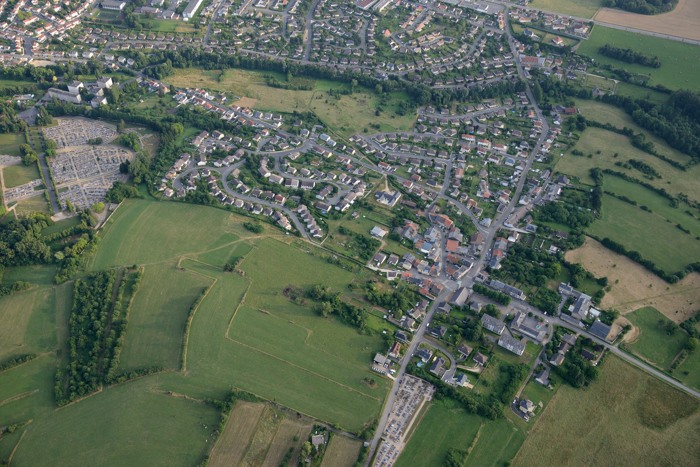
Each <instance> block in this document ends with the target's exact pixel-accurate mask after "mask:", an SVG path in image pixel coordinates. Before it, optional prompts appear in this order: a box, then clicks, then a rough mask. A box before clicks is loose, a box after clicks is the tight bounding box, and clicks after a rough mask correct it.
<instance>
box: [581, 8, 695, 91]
mask: <svg viewBox="0 0 700 467" xmlns="http://www.w3.org/2000/svg"><path fill="white" fill-rule="evenodd" d="M689 3H691V2H689ZM695 3H697V2H695ZM605 11H607V10H605ZM597 16H601V15H600V13H599V14H598V15H597ZM635 16H637V17H638V16H644V15H635ZM660 16H663V15H654V16H648V17H647V19H648V20H649V22H650V23H657V22H658V21H659V17H660ZM698 30H700V29H698ZM679 32H680V31H679ZM605 44H615V46H616V47H620V48H629V49H632V50H634V51H636V52H641V53H643V54H645V55H656V56H657V57H659V59H660V60H661V67H660V68H649V67H645V66H642V65H637V64H633V63H626V62H621V61H618V60H615V59H612V58H608V57H606V56H604V55H601V54H600V53H599V52H598V49H599V48H600V47H602V46H603V45H605ZM577 53H579V54H581V55H587V56H589V57H591V58H593V59H595V61H596V62H598V63H602V64H608V65H612V66H615V67H617V68H624V69H625V70H627V71H630V72H632V73H639V74H642V75H650V76H651V79H650V80H649V84H651V85H656V84H663V85H664V86H666V87H668V88H670V89H674V90H676V89H690V90H694V91H698V90H700V67H698V66H697V65H698V63H700V48H698V47H697V46H695V45H692V44H686V43H682V42H678V41H674V40H670V39H661V38H658V37H652V36H647V35H643V34H635V33H633V32H627V31H621V30H619V29H613V28H605V27H602V26H595V27H594V28H593V32H592V33H591V36H590V38H589V39H588V40H586V41H582V42H581V45H580V46H579V48H578V49H577Z"/></svg>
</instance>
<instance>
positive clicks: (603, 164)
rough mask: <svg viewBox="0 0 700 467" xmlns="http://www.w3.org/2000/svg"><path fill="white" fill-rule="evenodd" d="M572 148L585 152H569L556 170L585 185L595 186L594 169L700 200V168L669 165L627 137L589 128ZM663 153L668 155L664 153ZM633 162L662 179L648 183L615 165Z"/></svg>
mask: <svg viewBox="0 0 700 467" xmlns="http://www.w3.org/2000/svg"><path fill="white" fill-rule="evenodd" d="M572 149H575V150H578V151H581V152H582V153H583V155H582V156H578V155H574V154H573V153H572V152H571V151H568V152H567V153H566V154H565V155H564V157H560V158H558V160H557V164H556V166H555V168H556V170H557V172H561V173H564V174H567V175H569V176H574V177H577V178H578V179H579V180H580V181H581V182H582V183H585V184H589V185H593V180H592V179H591V176H590V173H591V169H592V168H595V167H598V168H601V169H611V170H614V171H616V172H622V173H625V174H627V175H629V176H630V177H633V178H636V179H638V180H644V181H645V182H647V183H649V184H650V185H652V186H654V187H657V188H663V189H665V190H666V191H668V192H669V193H670V194H672V195H677V194H679V193H685V194H686V195H688V197H689V198H690V199H692V200H700V186H698V183H697V182H696V180H697V179H698V176H700V166H698V165H694V166H692V167H690V168H689V169H688V170H686V171H682V170H679V169H677V168H675V167H673V166H672V165H670V164H669V163H667V162H665V161H663V160H661V159H659V158H657V157H655V156H652V155H651V154H648V153H646V152H644V151H641V150H639V149H637V148H635V147H634V146H632V145H631V144H630V142H629V139H628V138H627V137H626V136H624V135H619V134H617V133H613V132H611V131H607V130H604V129H602V128H587V129H586V130H585V131H584V132H583V133H582V134H581V137H580V139H579V140H578V142H577V143H576V145H575V146H574V147H573V148H572ZM659 152H661V153H662V154H668V153H666V152H665V151H662V150H660V151H659ZM615 154H617V156H615ZM589 155H590V157H589ZM630 159H635V160H638V161H642V162H644V163H645V164H647V165H649V166H650V167H652V168H653V169H654V170H656V171H657V172H658V173H659V174H660V176H661V178H655V179H653V180H648V179H645V178H644V175H643V174H642V173H641V172H639V171H638V170H636V169H634V168H625V167H620V166H617V165H615V163H616V162H620V163H627V162H628V161H629V160H630Z"/></svg>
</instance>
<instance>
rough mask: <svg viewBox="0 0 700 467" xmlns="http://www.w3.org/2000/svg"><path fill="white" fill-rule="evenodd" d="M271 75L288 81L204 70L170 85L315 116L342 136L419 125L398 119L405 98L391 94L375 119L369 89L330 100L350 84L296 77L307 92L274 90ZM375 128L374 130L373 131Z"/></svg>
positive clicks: (183, 74)
mask: <svg viewBox="0 0 700 467" xmlns="http://www.w3.org/2000/svg"><path fill="white" fill-rule="evenodd" d="M266 75H267V76H273V77H275V78H276V79H278V80H280V81H283V82H284V81H285V80H286V78H285V77H284V76H282V75H281V74H274V73H261V72H251V71H242V70H226V71H224V72H223V73H222V72H221V71H206V70H199V69H195V68H189V69H184V70H180V69H178V70H175V74H174V75H173V76H170V77H168V78H166V81H167V82H168V83H170V84H173V85H175V86H178V87H192V86H196V87H201V88H205V89H209V90H214V91H224V92H229V93H232V94H235V95H237V96H239V97H241V98H242V99H241V100H240V101H238V102H237V105H241V106H244V107H246V106H250V107H253V106H254V107H255V108H256V109H259V110H263V111H265V110H266V111H271V112H284V113H292V112H295V111H296V112H306V111H312V112H314V113H315V114H316V115H317V116H318V117H319V118H320V119H321V121H323V122H324V123H325V124H326V125H328V126H329V127H332V128H333V129H334V130H335V131H338V132H339V133H341V134H342V135H344V136H349V135H352V134H354V133H357V132H359V131H361V130H363V129H364V128H366V127H369V126H370V125H371V124H372V125H379V128H380V131H397V130H407V129H410V128H411V127H412V126H413V124H414V123H415V120H416V115H415V114H407V115H399V114H398V113H397V110H398V106H399V104H400V103H401V102H402V101H404V100H406V98H407V96H405V95H404V94H402V93H393V94H391V95H389V98H388V100H387V103H386V104H385V105H382V108H383V109H384V110H383V111H382V112H381V113H380V115H375V109H376V108H377V105H378V103H379V97H378V96H377V95H376V94H375V93H374V92H373V91H370V90H366V89H358V90H357V91H356V92H355V93H353V94H350V95H342V96H338V97H336V96H329V95H328V94H327V91H328V90H330V89H335V90H346V89H347V88H348V86H347V84H344V83H335V82H331V81H323V80H313V79H308V78H303V79H302V78H296V80H297V81H298V82H299V84H303V85H305V86H308V87H310V89H308V90H287V89H279V88H271V87H269V86H268V85H267V84H266V82H265V76H266ZM375 128H376V127H375Z"/></svg>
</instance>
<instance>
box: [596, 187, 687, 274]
mask: <svg viewBox="0 0 700 467" xmlns="http://www.w3.org/2000/svg"><path fill="white" fill-rule="evenodd" d="M588 231H589V232H590V233H591V234H593V235H595V236H597V237H599V238H605V237H608V238H610V239H612V240H614V241H616V242H618V243H620V244H622V245H623V246H624V247H625V248H627V249H628V250H635V251H638V252H639V253H640V254H641V255H642V256H643V257H644V258H646V259H649V260H651V261H653V262H654V263H655V264H656V265H657V266H658V267H660V268H661V269H663V270H664V271H667V272H669V273H674V272H677V271H680V270H681V269H683V268H684V267H685V266H687V265H688V263H689V262H690V261H693V259H692V258H700V241H698V240H697V239H696V238H695V237H693V236H691V235H689V234H686V233H685V232H682V231H681V230H679V229H678V228H677V227H676V226H675V224H673V223H670V222H664V221H660V220H659V218H658V216H657V215H655V214H653V213H649V212H646V211H643V210H642V209H640V208H639V207H637V206H632V205H630V204H628V203H626V202H624V201H620V200H619V199H617V198H614V197H612V196H609V195H604V196H603V208H602V213H601V217H600V219H598V220H596V221H595V222H594V223H593V224H591V226H590V227H589V229H588ZM662 244H667V245H669V246H671V247H670V248H664V249H659V245H662Z"/></svg>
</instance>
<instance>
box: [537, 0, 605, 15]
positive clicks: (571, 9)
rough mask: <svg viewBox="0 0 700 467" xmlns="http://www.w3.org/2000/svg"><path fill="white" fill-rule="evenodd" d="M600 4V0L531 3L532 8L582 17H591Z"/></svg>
mask: <svg viewBox="0 0 700 467" xmlns="http://www.w3.org/2000/svg"><path fill="white" fill-rule="evenodd" d="M602 4H603V2H601V1H600V0H582V1H578V2H577V1H574V0H535V1H533V2H532V3H531V5H532V6H533V7H534V8H541V9H542V10H547V11H555V12H557V13H564V14H567V15H573V16H580V17H583V18H592V17H593V15H595V14H596V12H597V11H598V9H599V8H600V7H601V6H602Z"/></svg>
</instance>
